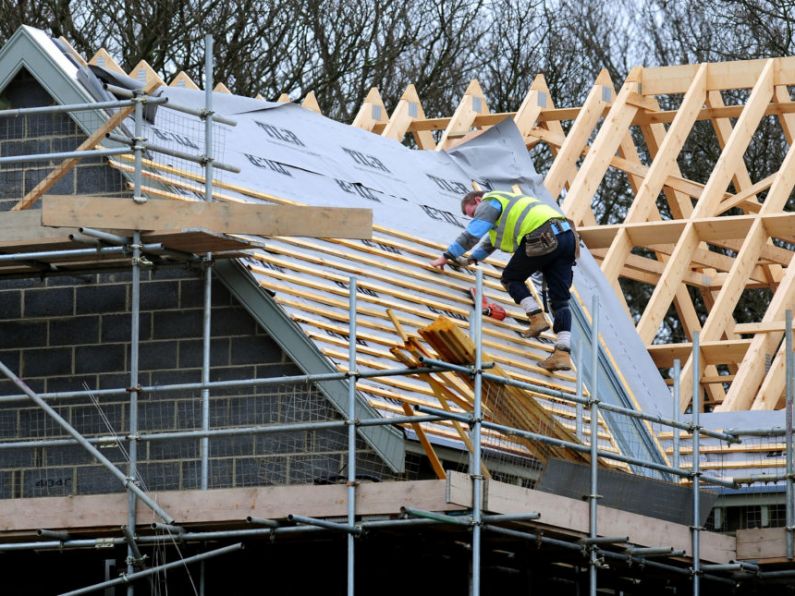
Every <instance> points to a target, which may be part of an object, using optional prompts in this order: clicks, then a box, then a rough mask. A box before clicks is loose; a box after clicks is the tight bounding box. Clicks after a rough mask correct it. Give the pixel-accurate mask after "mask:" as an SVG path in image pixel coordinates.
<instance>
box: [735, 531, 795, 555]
mask: <svg viewBox="0 0 795 596" xmlns="http://www.w3.org/2000/svg"><path fill="white" fill-rule="evenodd" d="M786 532H787V531H786V529H784V528H755V529H749V530H737V531H736V536H737V560H738V561H743V560H751V561H755V562H760V563H786V562H787V558H786V557H787V540H786Z"/></svg>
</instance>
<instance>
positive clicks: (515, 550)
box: [0, 26, 795, 596]
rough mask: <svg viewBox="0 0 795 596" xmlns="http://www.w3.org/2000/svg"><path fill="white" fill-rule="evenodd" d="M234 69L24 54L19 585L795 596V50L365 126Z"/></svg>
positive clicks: (121, 589)
mask: <svg viewBox="0 0 795 596" xmlns="http://www.w3.org/2000/svg"><path fill="white" fill-rule="evenodd" d="M213 43H214V40H213V37H212V36H210V35H207V36H206V37H204V39H203V44H204V46H203V50H202V51H203V55H204V65H203V76H202V77H201V79H197V80H194V79H192V78H191V77H190V76H188V75H187V74H185V73H184V72H182V73H180V74H179V75H177V76H176V77H173V78H172V79H171V80H163V78H161V76H162V75H161V74H159V73H158V72H155V70H154V69H152V68H151V67H150V66H149V64H147V63H146V62H144V61H142V62H140V63H139V64H138V65H137V66H135V67H134V68H133V69H132V70H129V69H127V70H125V69H123V68H122V67H121V66H120V65H119V64H118V63H117V61H115V60H114V58H113V57H112V56H111V54H110V53H109V52H108V51H107V50H106V49H103V48H96V53H95V54H93V55H82V54H81V53H79V52H78V51H77V50H75V48H74V47H73V45H72V44H70V41H69V40H68V39H66V38H64V37H60V38H58V37H52V36H50V35H49V34H48V33H47V32H45V31H43V30H41V29H38V28H34V27H31V26H22V27H20V28H19V29H17V30H16V32H15V33H14V34H13V35H12V36H11V37H10V39H9V40H8V41H7V42H6V43H5V44H4V45H3V46H2V48H0V569H1V570H2V573H1V574H0V592H2V593H3V594H9V595H33V594H70V595H72V594H92V593H95V594H103V595H105V596H108V595H114V594H123V593H125V594H127V595H128V596H132V595H149V594H151V595H157V594H196V595H199V594H201V595H205V594H207V595H212V594H223V595H227V594H229V595H231V594H254V593H271V592H273V593H278V594H284V595H304V594H322V595H329V596H333V595H343V594H346V595H348V596H353V595H354V594H357V595H370V594H378V595H381V596H389V595H393V594H394V595H398V594H401V595H402V594H406V593H407V592H413V593H416V594H418V595H425V594H450V595H457V594H461V595H464V594H466V595H470V596H480V595H484V596H486V595H493V596H496V595H503V594H527V595H532V596H546V595H550V594H556V595H560V596H564V595H565V596H569V595H571V596H575V595H577V596H579V595H584V594H589V595H591V596H596V595H597V594H601V595H614V596H634V595H643V596H656V595H666V596H668V595H682V594H693V595H694V596H698V595H705V596H706V595H711V594H721V595H724V594H737V595H756V594H765V595H766V596H772V595H778V594H782V595H786V594H793V593H795V494H793V479H795V470H793V455H794V454H795V451H793V440H792V433H793V420H792V412H793V405H792V403H793V397H794V395H795V351H794V350H793V315H792V311H793V308H795V262H794V261H793V256H794V255H795V252H794V251H795V212H793V205H794V204H795V200H793V186H794V185H795V148H793V136H795V101H793V99H792V90H793V88H794V87H795V57H771V58H767V59H754V60H743V61H726V62H703V63H694V64H678V65H671V66H657V67H643V66H638V67H635V68H633V69H631V71H630V72H629V75H628V76H627V77H626V79H625V80H611V77H610V76H609V75H608V74H607V71H602V73H601V74H600V75H599V76H598V77H597V78H596V79H595V80H593V82H592V88H591V90H590V92H589V93H588V95H587V98H586V99H585V101H584V102H576V103H574V102H572V101H571V98H567V97H557V96H553V94H552V93H551V92H550V89H549V86H548V81H547V80H546V79H545V77H544V75H543V74H538V75H537V76H535V78H534V79H533V82H532V85H531V86H530V88H529V89H528V90H527V93H526V95H525V96H524V98H523V100H522V101H521V103H519V104H517V105H515V106H514V108H513V110H514V111H495V110H492V109H490V107H489V97H488V96H487V95H486V94H485V93H484V91H483V89H482V88H481V85H480V84H479V82H478V81H477V80H474V79H473V80H472V81H471V82H470V83H469V84H468V87H467V88H466V91H465V93H464V94H463V96H462V97H460V101H459V103H458V106H457V108H456V109H455V111H454V112H453V113H449V114H447V115H445V116H443V117H426V114H425V111H424V109H423V105H422V98H421V97H420V96H419V94H418V93H417V91H416V89H415V88H414V87H413V86H409V87H408V88H407V89H406V90H405V92H404V93H403V95H402V97H401V98H400V100H399V102H397V103H396V104H395V105H385V102H384V101H383V99H382V96H381V95H380V93H379V90H378V89H377V88H375V87H373V88H372V89H371V90H370V91H369V93H368V94H367V96H366V99H365V101H364V102H363V103H361V105H360V107H359V108H358V112H357V114H356V116H355V118H354V119H353V120H352V121H348V122H340V121H336V120H334V119H332V118H329V117H326V116H324V115H323V114H322V113H321V110H320V107H319V105H318V102H317V98H316V97H315V95H313V94H311V93H309V94H307V95H306V96H305V97H304V98H302V100H301V101H291V100H290V98H289V97H288V96H283V97H282V98H279V99H278V100H274V101H270V100H269V99H266V98H263V97H261V96H258V97H244V96H241V95H235V94H232V93H231V92H230V91H229V89H228V88H227V86H226V84H225V82H224V81H217V80H215V64H214V58H213V56H214V53H213ZM760 126H766V127H767V128H768V129H770V130H774V131H775V134H776V135H777V137H776V139H777V142H779V143H781V144H783V145H784V146H785V147H786V151H785V156H784V159H783V161H781V163H779V164H778V166H777V169H776V170H775V171H773V173H771V174H770V175H768V176H766V177H764V178H761V179H757V178H755V177H752V175H751V173H750V172H749V169H748V168H747V167H746V160H745V159H746V155H747V153H748V152H749V151H752V150H753V148H754V142H755V139H756V138H757V137H756V136H755V135H757V133H758V130H759V129H760ZM694 131H700V132H699V134H700V133H703V132H704V131H708V132H709V136H708V138H710V139H711V141H710V142H711V145H710V146H709V147H707V146H704V147H702V149H703V152H704V155H710V156H712V157H710V158H709V159H711V161H710V162H709V175H708V177H706V178H704V179H695V178H691V177H690V176H689V175H688V174H687V171H688V170H687V168H686V167H685V166H684V165H683V164H685V163H686V162H687V160H695V159H702V160H706V159H707V158H706V157H703V156H701V155H694V154H693V153H692V152H691V149H690V145H687V143H688V138H689V137H691V135H692V134H694ZM684 148H687V149H686V151H683V149H684ZM535 152H546V154H548V155H549V156H550V162H551V166H550V167H548V169H546V170H545V171H537V170H536V167H535V165H534V161H533V155H534V154H535ZM680 168H681V169H680ZM616 180H620V181H621V183H622V184H623V185H624V188H625V189H626V191H625V192H626V193H627V196H630V197H631V203H630V204H629V207H628V208H627V209H626V212H625V213H622V214H621V217H620V220H621V221H620V223H610V224H604V223H599V222H600V221H601V218H600V216H599V209H602V207H601V206H600V205H601V203H599V202H598V201H596V200H595V197H596V196H597V195H598V194H599V193H600V192H604V187H605V185H612V184H615V183H616ZM600 189H601V190H600ZM575 252H576V253H577V254H576V256H575ZM630 287H642V288H645V291H646V294H645V295H646V296H647V299H644V301H643V303H638V301H637V300H635V299H634V298H630V295H631V294H630V292H629V290H628V288H630ZM634 295H635V294H632V296H634ZM751 298H753V299H754V300H756V301H757V302H758V303H761V304H763V308H761V310H760V311H759V312H760V313H761V316H760V317H759V318H758V319H757V320H754V321H751V322H749V321H747V320H746V319H743V320H742V322H740V321H738V320H737V319H736V312H737V311H738V308H739V307H738V305H742V304H743V301H744V300H749V299H751ZM668 320H674V321H676V329H677V330H679V331H678V333H677V334H673V333H671V332H670V327H668V326H666V324H664V323H665V321H668Z"/></svg>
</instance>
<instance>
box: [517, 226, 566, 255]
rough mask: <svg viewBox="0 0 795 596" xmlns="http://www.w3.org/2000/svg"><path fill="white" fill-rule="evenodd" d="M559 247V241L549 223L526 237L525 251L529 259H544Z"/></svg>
mask: <svg viewBox="0 0 795 596" xmlns="http://www.w3.org/2000/svg"><path fill="white" fill-rule="evenodd" d="M557 247H558V239H557V237H556V236H555V232H553V231H552V222H551V221H548V222H546V223H544V224H543V225H541V226H539V227H538V228H536V229H535V230H533V231H532V232H530V233H529V234H527V235H526V236H525V237H524V250H525V254H526V255H527V256H528V257H543V256H544V255H548V254H549V253H551V252H552V251H553V250H555V249H556V248H557Z"/></svg>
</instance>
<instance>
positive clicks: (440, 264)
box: [428, 255, 448, 271]
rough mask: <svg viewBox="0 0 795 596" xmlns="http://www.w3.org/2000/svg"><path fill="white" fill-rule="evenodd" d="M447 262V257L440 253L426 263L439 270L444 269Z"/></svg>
mask: <svg viewBox="0 0 795 596" xmlns="http://www.w3.org/2000/svg"><path fill="white" fill-rule="evenodd" d="M447 263H448V261H447V257H446V256H444V255H441V256H440V257H438V258H436V259H434V260H433V261H431V262H430V263H428V264H429V265H430V266H431V267H433V268H434V269H438V270H439V271H444V266H445V265H447Z"/></svg>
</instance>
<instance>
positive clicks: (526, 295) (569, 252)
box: [430, 191, 578, 371]
mask: <svg viewBox="0 0 795 596" xmlns="http://www.w3.org/2000/svg"><path fill="white" fill-rule="evenodd" d="M461 211H462V212H463V214H464V215H467V216H468V217H471V218H472V221H471V222H470V223H469V225H468V226H467V228H466V230H465V231H464V232H462V233H461V235H460V236H459V237H458V238H456V240H455V241H454V242H453V243H452V244H450V246H448V247H447V250H446V251H445V252H444V253H443V254H442V255H441V256H440V257H439V258H437V259H434V260H433V261H431V263H430V265H431V267H435V268H437V269H439V270H440V271H441V270H443V269H444V266H445V265H446V264H447V263H448V262H450V261H453V262H454V263H456V262H458V259H459V258H460V257H462V256H463V255H464V254H465V253H466V252H467V251H469V250H470V249H472V248H473V247H475V245H476V244H477V243H478V241H479V240H480V239H481V237H483V236H484V235H486V233H487V232H488V235H487V236H486V238H485V239H484V241H483V242H481V243H480V244H478V246H477V247H475V249H474V250H472V252H471V253H470V255H469V258H468V259H467V261H468V262H469V263H470V264H477V262H478V261H482V260H483V259H485V258H486V257H488V256H489V255H490V254H491V253H492V252H494V250H495V249H500V250H502V251H503V252H508V253H513V256H512V257H511V260H510V261H509V262H508V265H507V266H506V267H505V269H504V270H503V272H502V278H501V279H500V283H502V285H503V287H504V288H505V289H506V290H507V291H508V293H509V294H510V295H511V298H513V300H514V302H516V304H518V305H519V306H521V307H522V308H523V309H524V311H525V312H526V313H527V317H528V318H529V320H530V326H529V328H528V329H527V330H526V331H525V332H524V335H525V337H538V336H539V335H540V334H541V333H542V332H543V331H546V330H547V329H549V323H547V320H546V317H545V316H544V312H543V310H542V308H541V305H540V304H538V302H536V300H535V298H533V295H532V294H531V293H530V290H528V288H527V285H526V283H525V282H526V281H527V278H528V277H530V276H531V275H532V274H533V273H535V272H537V271H540V272H541V273H542V274H543V275H544V280H545V281H546V284H547V289H548V292H549V301H550V307H551V310H552V314H553V317H554V327H553V331H554V332H555V334H556V341H555V350H554V352H552V355H551V356H549V357H548V358H547V359H546V360H544V361H543V362H541V366H542V367H543V368H544V369H546V370H548V371H556V370H570V369H571V367H572V365H571V355H570V353H571V310H570V309H569V298H570V296H571V294H570V293H569V288H570V287H571V282H572V277H573V271H572V267H573V266H574V264H575V259H576V256H577V252H578V251H577V239H576V235H575V232H574V230H573V229H572V227H571V225H570V223H569V221H568V220H567V219H566V218H565V217H564V216H563V214H562V213H561V212H560V211H558V210H557V209H556V208H554V207H552V206H550V205H548V204H547V203H545V202H543V201H541V200H539V199H536V198H534V197H530V196H527V195H523V194H521V193H515V192H505V191H489V192H482V191H473V192H470V193H467V194H466V195H464V197H463V198H462V199H461Z"/></svg>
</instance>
